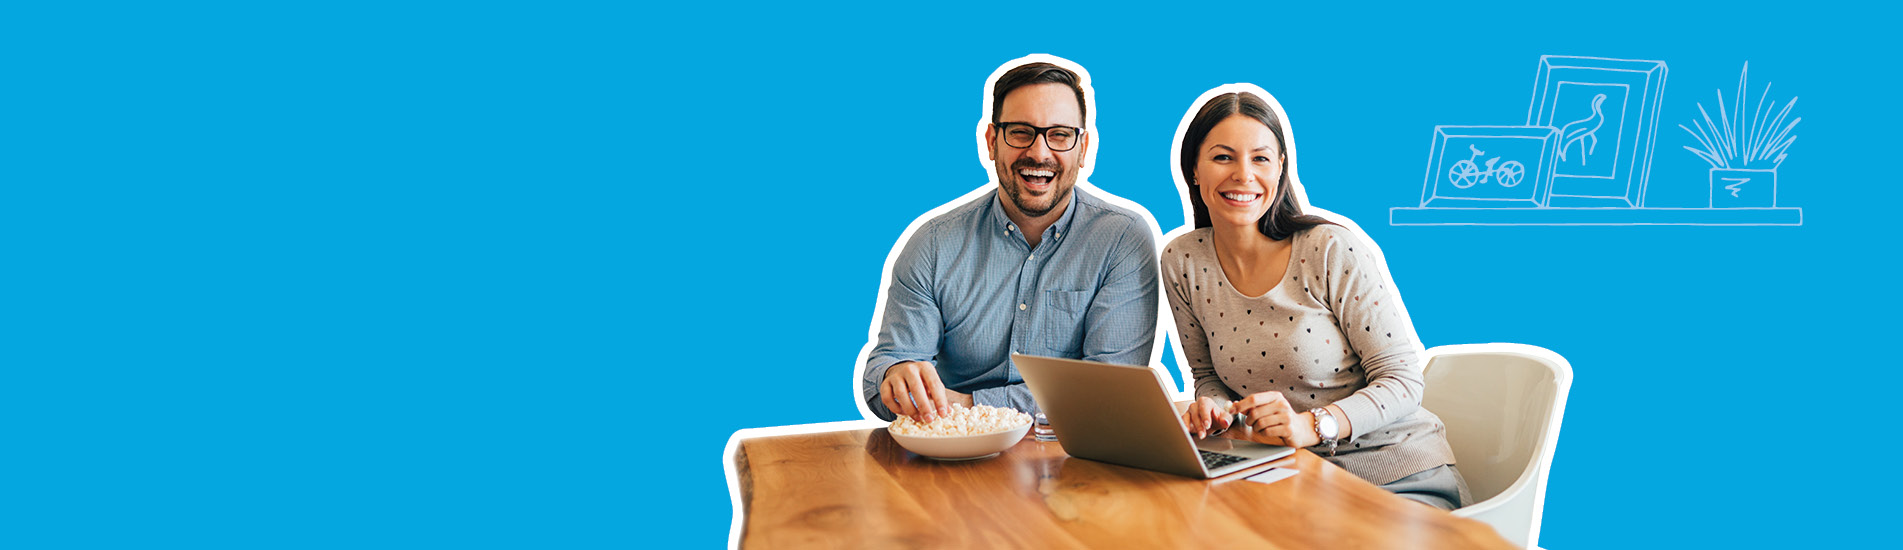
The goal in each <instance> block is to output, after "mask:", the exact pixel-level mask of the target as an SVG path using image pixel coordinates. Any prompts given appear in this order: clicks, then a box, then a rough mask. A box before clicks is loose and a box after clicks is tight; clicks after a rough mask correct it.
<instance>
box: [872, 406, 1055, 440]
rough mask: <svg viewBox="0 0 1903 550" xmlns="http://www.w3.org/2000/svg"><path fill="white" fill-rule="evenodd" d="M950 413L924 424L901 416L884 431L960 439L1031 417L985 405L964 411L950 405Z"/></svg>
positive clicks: (1018, 423) (1011, 426)
mask: <svg viewBox="0 0 1903 550" xmlns="http://www.w3.org/2000/svg"><path fill="white" fill-rule="evenodd" d="M951 411H952V412H951V414H950V415H946V416H940V417H938V418H936V419H933V420H932V421H931V422H925V423H919V422H916V421H913V420H912V418H911V417H909V416H901V417H899V419H898V420H897V421H894V422H893V423H892V425H891V426H890V427H888V428H887V429H889V430H891V431H892V433H895V434H899V435H904V436H912V437H963V436H968V435H984V434H989V433H997V432H1002V431H1006V430H1011V429H1015V428H1017V427H1019V426H1023V425H1025V424H1030V423H1031V415H1028V414H1024V413H1021V412H1018V411H1017V410H1015V409H1001V408H997V407H992V406H989V405H978V406H975V407H971V408H965V406H964V405H962V404H958V403H953V404H952V406H951Z"/></svg>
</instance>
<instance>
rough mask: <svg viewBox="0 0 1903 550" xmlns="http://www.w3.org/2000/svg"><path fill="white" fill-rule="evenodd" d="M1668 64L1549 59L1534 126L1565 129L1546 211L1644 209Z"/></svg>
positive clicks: (1536, 92)
mask: <svg viewBox="0 0 1903 550" xmlns="http://www.w3.org/2000/svg"><path fill="white" fill-rule="evenodd" d="M1665 73H1666V69H1665V63H1664V62H1662V61H1638V60H1628V59H1607V58H1600V57H1570V56H1554V55H1548V56H1542V57H1540V66H1539V74H1538V76H1537V77H1536V78H1535V79H1534V84H1533V103H1532V107H1531V108H1530V109H1528V111H1527V122H1526V123H1527V125H1528V126H1551V127H1553V128H1556V129H1557V130H1558V135H1557V136H1556V138H1555V139H1556V140H1557V143H1556V144H1555V145H1556V147H1557V149H1556V151H1555V153H1556V155H1555V158H1554V163H1553V167H1552V181H1551V184H1550V193H1551V194H1550V197H1549V199H1548V201H1547V206H1555V207H1607V208H1633V207H1640V206H1644V204H1645V184H1646V180H1647V178H1648V177H1649V176H1650V175H1651V169H1652V151H1653V149H1654V146H1655V141H1656V139H1657V129H1658V113H1659V103H1660V100H1661V99H1662V98H1663V96H1664V93H1665Z"/></svg>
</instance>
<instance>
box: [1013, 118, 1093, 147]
mask: <svg viewBox="0 0 1903 550" xmlns="http://www.w3.org/2000/svg"><path fill="white" fill-rule="evenodd" d="M998 126H999V127H1000V128H1003V129H1004V144H1005V145H1010V146H1012V147H1016V148H1019V149H1028V148H1030V147H1031V144H1033V143H1037V136H1039V135H1043V136H1044V145H1045V146H1047V147H1050V148H1051V150H1052V151H1060V152H1061V151H1069V150H1071V149H1074V148H1076V147H1077V134H1078V133H1079V132H1081V130H1080V129H1078V128H1072V127H1070V126H1051V127H1047V128H1039V127H1037V126H1032V125H1029V124H1025V123H1022V122H1005V123H1001V124H998Z"/></svg>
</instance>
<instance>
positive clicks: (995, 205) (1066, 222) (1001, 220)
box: [986, 184, 1084, 239]
mask: <svg viewBox="0 0 1903 550" xmlns="http://www.w3.org/2000/svg"><path fill="white" fill-rule="evenodd" d="M1083 193H1084V190H1083V189H1081V188H1079V187H1078V186H1077V185H1075V184H1072V185H1071V188H1070V198H1069V199H1067V200H1066V201H1065V202H1064V215H1062V216H1058V217H1057V223H1053V224H1051V226H1050V228H1048V229H1045V230H1044V237H1046V238H1052V237H1055V238H1058V239H1062V238H1064V234H1065V233H1069V232H1070V221H1071V219H1072V218H1074V217H1075V216H1077V196H1078V195H1082V194H1083ZM1005 200H1006V199H1005V198H1004V186H1003V185H1000V186H998V190H997V191H996V192H994V193H992V194H991V207H990V208H987V209H986V210H988V211H989V212H990V213H991V219H994V220H997V222H996V223H997V226H998V230H999V231H1003V232H1005V233H1006V234H1010V233H1015V232H1017V231H1018V228H1017V225H1018V224H1017V223H1016V222H1013V221H1011V216H1009V215H1007V214H1005V212H1004V201H1005Z"/></svg>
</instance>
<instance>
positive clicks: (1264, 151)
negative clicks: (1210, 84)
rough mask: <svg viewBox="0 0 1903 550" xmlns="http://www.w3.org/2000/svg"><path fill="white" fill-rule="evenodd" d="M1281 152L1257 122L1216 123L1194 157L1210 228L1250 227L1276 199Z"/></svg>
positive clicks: (1238, 119)
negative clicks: (1225, 226)
mask: <svg viewBox="0 0 1903 550" xmlns="http://www.w3.org/2000/svg"><path fill="white" fill-rule="evenodd" d="M1283 161H1284V157H1283V156H1282V148H1281V146H1280V145H1277V144H1276V142H1275V134H1274V133H1271V132H1270V131H1269V127H1268V126H1264V125H1263V124H1262V123H1261V122H1259V121H1257V120H1256V119H1253V118H1249V117H1247V116H1244V115H1235V116H1231V117H1229V118H1226V119H1223V120H1222V122H1218V123H1216V127H1215V128H1212V129H1210V130H1209V136H1207V137H1205V138H1203V145H1202V150H1201V151H1198V152H1197V157H1196V174H1195V175H1194V177H1195V180H1194V181H1195V183H1196V187H1197V189H1198V190H1199V192H1200V193H1202V199H1203V204H1204V205H1206V206H1208V207H1209V221H1210V223H1211V224H1213V225H1238V226H1247V227H1254V226H1255V224H1256V221H1257V220H1260V219H1262V216H1263V215H1266V214H1267V213H1268V211H1269V204H1270V203H1272V202H1273V201H1274V200H1275V198H1276V197H1275V196H1274V195H1275V184H1276V182H1278V181H1281V178H1282V163H1283Z"/></svg>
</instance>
